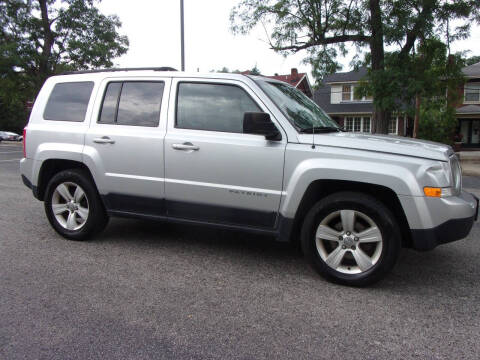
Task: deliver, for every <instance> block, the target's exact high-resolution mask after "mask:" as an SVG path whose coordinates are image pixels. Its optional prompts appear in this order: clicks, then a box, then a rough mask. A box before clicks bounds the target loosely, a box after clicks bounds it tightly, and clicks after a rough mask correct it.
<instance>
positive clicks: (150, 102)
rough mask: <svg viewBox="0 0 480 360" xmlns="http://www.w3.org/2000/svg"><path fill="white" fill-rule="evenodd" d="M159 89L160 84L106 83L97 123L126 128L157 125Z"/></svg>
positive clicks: (135, 82)
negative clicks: (125, 126) (126, 126)
mask: <svg viewBox="0 0 480 360" xmlns="http://www.w3.org/2000/svg"><path fill="white" fill-rule="evenodd" d="M163 89H164V83H163V82H153V81H150V82H142V81H125V82H111V83H109V84H108V86H107V89H106V91H105V96H104V98H103V103H102V109H101V111H100V116H99V119H98V122H99V123H102V124H118V125H130V126H150V127H154V126H158V122H159V120H160V108H161V105H162V96H163Z"/></svg>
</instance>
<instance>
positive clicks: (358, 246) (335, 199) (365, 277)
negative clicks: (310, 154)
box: [301, 192, 401, 286]
mask: <svg viewBox="0 0 480 360" xmlns="http://www.w3.org/2000/svg"><path fill="white" fill-rule="evenodd" d="M301 243H302V250H303V253H304V255H305V257H306V259H307V260H308V261H309V263H310V264H311V265H312V266H313V267H314V269H315V270H316V271H317V272H318V273H319V274H320V275H322V276H323V277H325V278H326V279H327V280H329V281H332V282H335V283H338V284H343V285H350V286H367V285H370V284H373V283H375V282H377V281H379V280H380V279H382V278H383V277H384V276H385V275H386V274H387V273H388V272H389V271H390V270H391V269H392V268H393V266H394V265H395V262H396V260H397V258H398V255H399V252H400V248H401V236H400V229H399V227H398V224H397V223H396V221H395V217H394V216H393V214H392V212H391V211H390V210H389V209H388V208H387V207H386V206H385V205H384V204H383V203H381V202H380V201H378V200H376V199H375V198H374V197H372V196H370V195H367V194H363V193H357V192H339V193H335V194H332V195H329V196H327V197H325V198H323V199H322V200H320V201H318V202H317V203H316V204H315V205H314V206H313V207H312V208H311V209H310V211H309V212H308V213H307V215H306V217H305V220H304V222H303V226H302V232H301Z"/></svg>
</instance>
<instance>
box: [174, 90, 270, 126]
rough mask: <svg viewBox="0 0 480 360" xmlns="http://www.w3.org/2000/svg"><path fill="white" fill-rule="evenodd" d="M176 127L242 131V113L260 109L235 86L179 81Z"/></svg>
mask: <svg viewBox="0 0 480 360" xmlns="http://www.w3.org/2000/svg"><path fill="white" fill-rule="evenodd" d="M177 96H178V98H177V118H176V127H177V128H184V129H198V130H211V131H226V132H235V133H241V132H243V114H244V113H245V112H260V111H262V110H261V109H260V108H259V107H258V106H257V104H255V102H254V101H253V100H252V99H251V98H250V96H248V94H247V93H246V92H245V91H244V90H243V89H241V88H239V87H238V86H233V85H216V84H201V83H180V84H179V86H178V95H177Z"/></svg>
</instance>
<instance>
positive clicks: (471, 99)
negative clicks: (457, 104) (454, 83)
mask: <svg viewBox="0 0 480 360" xmlns="http://www.w3.org/2000/svg"><path fill="white" fill-rule="evenodd" d="M465 102H466V103H478V102H480V84H479V83H466V84H465Z"/></svg>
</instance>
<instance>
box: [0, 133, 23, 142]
mask: <svg viewBox="0 0 480 360" xmlns="http://www.w3.org/2000/svg"><path fill="white" fill-rule="evenodd" d="M0 139H1V140H9V141H22V140H23V136H21V135H18V134H15V133H14V132H11V131H0Z"/></svg>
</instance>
